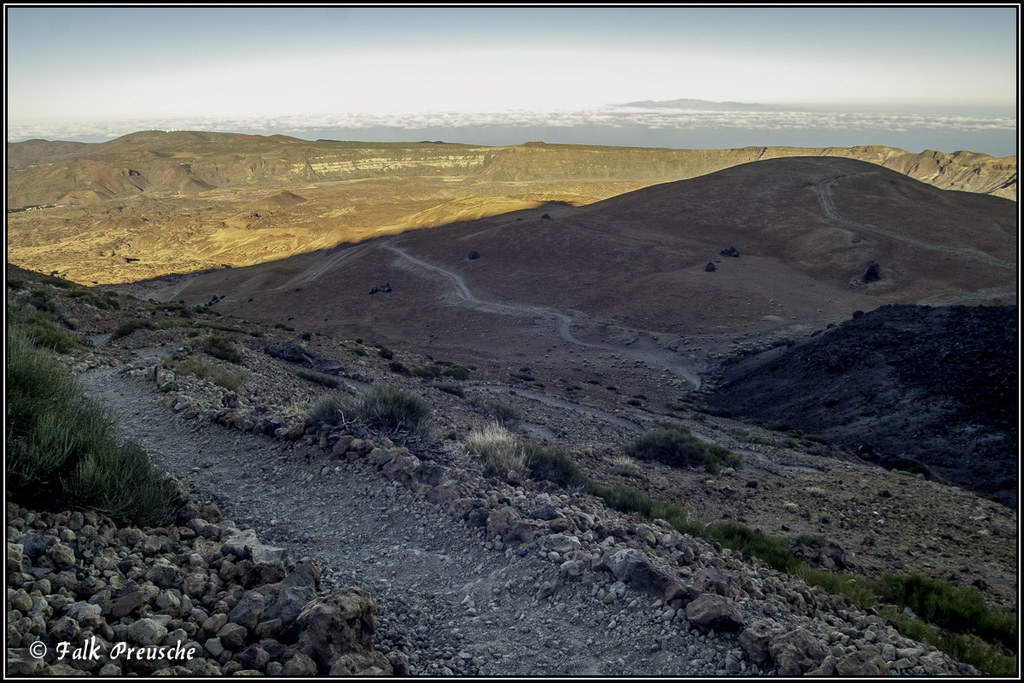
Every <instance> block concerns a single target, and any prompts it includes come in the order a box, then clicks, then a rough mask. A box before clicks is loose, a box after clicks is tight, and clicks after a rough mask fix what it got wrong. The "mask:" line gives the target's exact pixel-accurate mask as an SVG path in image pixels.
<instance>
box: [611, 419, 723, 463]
mask: <svg viewBox="0 0 1024 683" xmlns="http://www.w3.org/2000/svg"><path fill="white" fill-rule="evenodd" d="M625 453H626V455H628V456H629V457H631V458H636V459H637V460H656V461H658V462H660V463H663V464H665V465H671V466H672V467H703V468H704V469H705V470H707V471H708V472H710V473H712V474H717V473H718V472H719V471H721V469H722V467H723V466H724V467H736V468H738V467H740V465H741V464H742V459H741V458H740V456H739V455H737V454H735V453H733V452H732V451H730V450H729V449H727V448H724V447H722V446H719V445H718V444H714V443H705V442H704V441H701V440H700V439H698V438H697V437H695V436H694V435H693V434H691V433H690V430H688V429H686V428H685V427H683V426H681V425H670V426H665V427H663V428H661V429H654V430H651V431H649V432H647V433H646V434H644V435H643V436H641V437H640V438H639V439H637V440H636V441H634V442H633V443H632V444H630V445H629V446H627V447H626V448H625Z"/></svg>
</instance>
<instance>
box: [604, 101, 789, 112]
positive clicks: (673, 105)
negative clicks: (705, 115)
mask: <svg viewBox="0 0 1024 683" xmlns="http://www.w3.org/2000/svg"><path fill="white" fill-rule="evenodd" d="M612 106H615V107H636V108H638V109H693V110H695V111H784V110H785V108H784V107H777V106H772V105H767V104H756V103H747V102H712V101H710V100H694V99H687V98H683V99H678V100H641V101H639V102H626V103H625V104H616V105H612Z"/></svg>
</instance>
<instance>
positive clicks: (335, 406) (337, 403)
mask: <svg viewBox="0 0 1024 683" xmlns="http://www.w3.org/2000/svg"><path fill="white" fill-rule="evenodd" d="M346 406H347V402H346V401H345V399H344V398H342V397H341V396H339V395H337V394H333V393H332V394H324V395H323V396H321V397H320V398H318V399H317V400H316V401H315V402H314V403H313V405H311V406H310V407H309V408H308V409H307V410H306V424H307V425H308V426H310V427H314V428H316V429H319V428H320V427H323V426H324V425H329V426H334V425H336V424H339V423H340V422H341V418H342V416H343V415H344V411H345V409H346Z"/></svg>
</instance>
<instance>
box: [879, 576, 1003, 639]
mask: <svg viewBox="0 0 1024 683" xmlns="http://www.w3.org/2000/svg"><path fill="white" fill-rule="evenodd" d="M880 596H881V598H882V599H883V600H885V601H886V602H890V603H893V604H895V605H899V606H900V607H909V608H910V609H911V610H913V611H914V613H915V614H917V615H918V616H919V617H921V618H922V619H924V620H926V621H928V622H931V623H933V624H935V625H937V626H940V627H942V628H944V629H948V630H950V631H955V632H959V633H965V634H973V635H977V636H979V637H981V638H983V639H985V640H988V641H993V642H998V643H1000V644H1001V645H1003V646H1004V647H1016V643H1017V619H1016V617H1015V616H1014V615H1013V614H1010V613H1009V612H1005V611H1002V610H996V609H993V608H991V607H989V606H988V605H987V604H986V603H985V600H984V599H983V598H982V596H981V592H980V591H978V589H977V588H975V587H973V586H968V587H966V588H962V587H960V586H956V585H953V584H952V583H949V582H948V581H934V580H932V579H929V578H927V577H926V576H923V575H921V574H919V573H916V572H915V573H913V574H911V575H909V576H895V575H892V574H887V575H885V576H883V577H882V579H881V581H880Z"/></svg>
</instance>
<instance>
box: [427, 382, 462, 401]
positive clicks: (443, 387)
mask: <svg viewBox="0 0 1024 683" xmlns="http://www.w3.org/2000/svg"><path fill="white" fill-rule="evenodd" d="M432 386H433V387H434V388H435V389H437V390H438V391H443V392H444V393H446V394H451V395H452V396H458V397H459V398H466V392H465V391H463V390H462V387H460V386H459V385H457V384H434V385H432Z"/></svg>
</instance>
